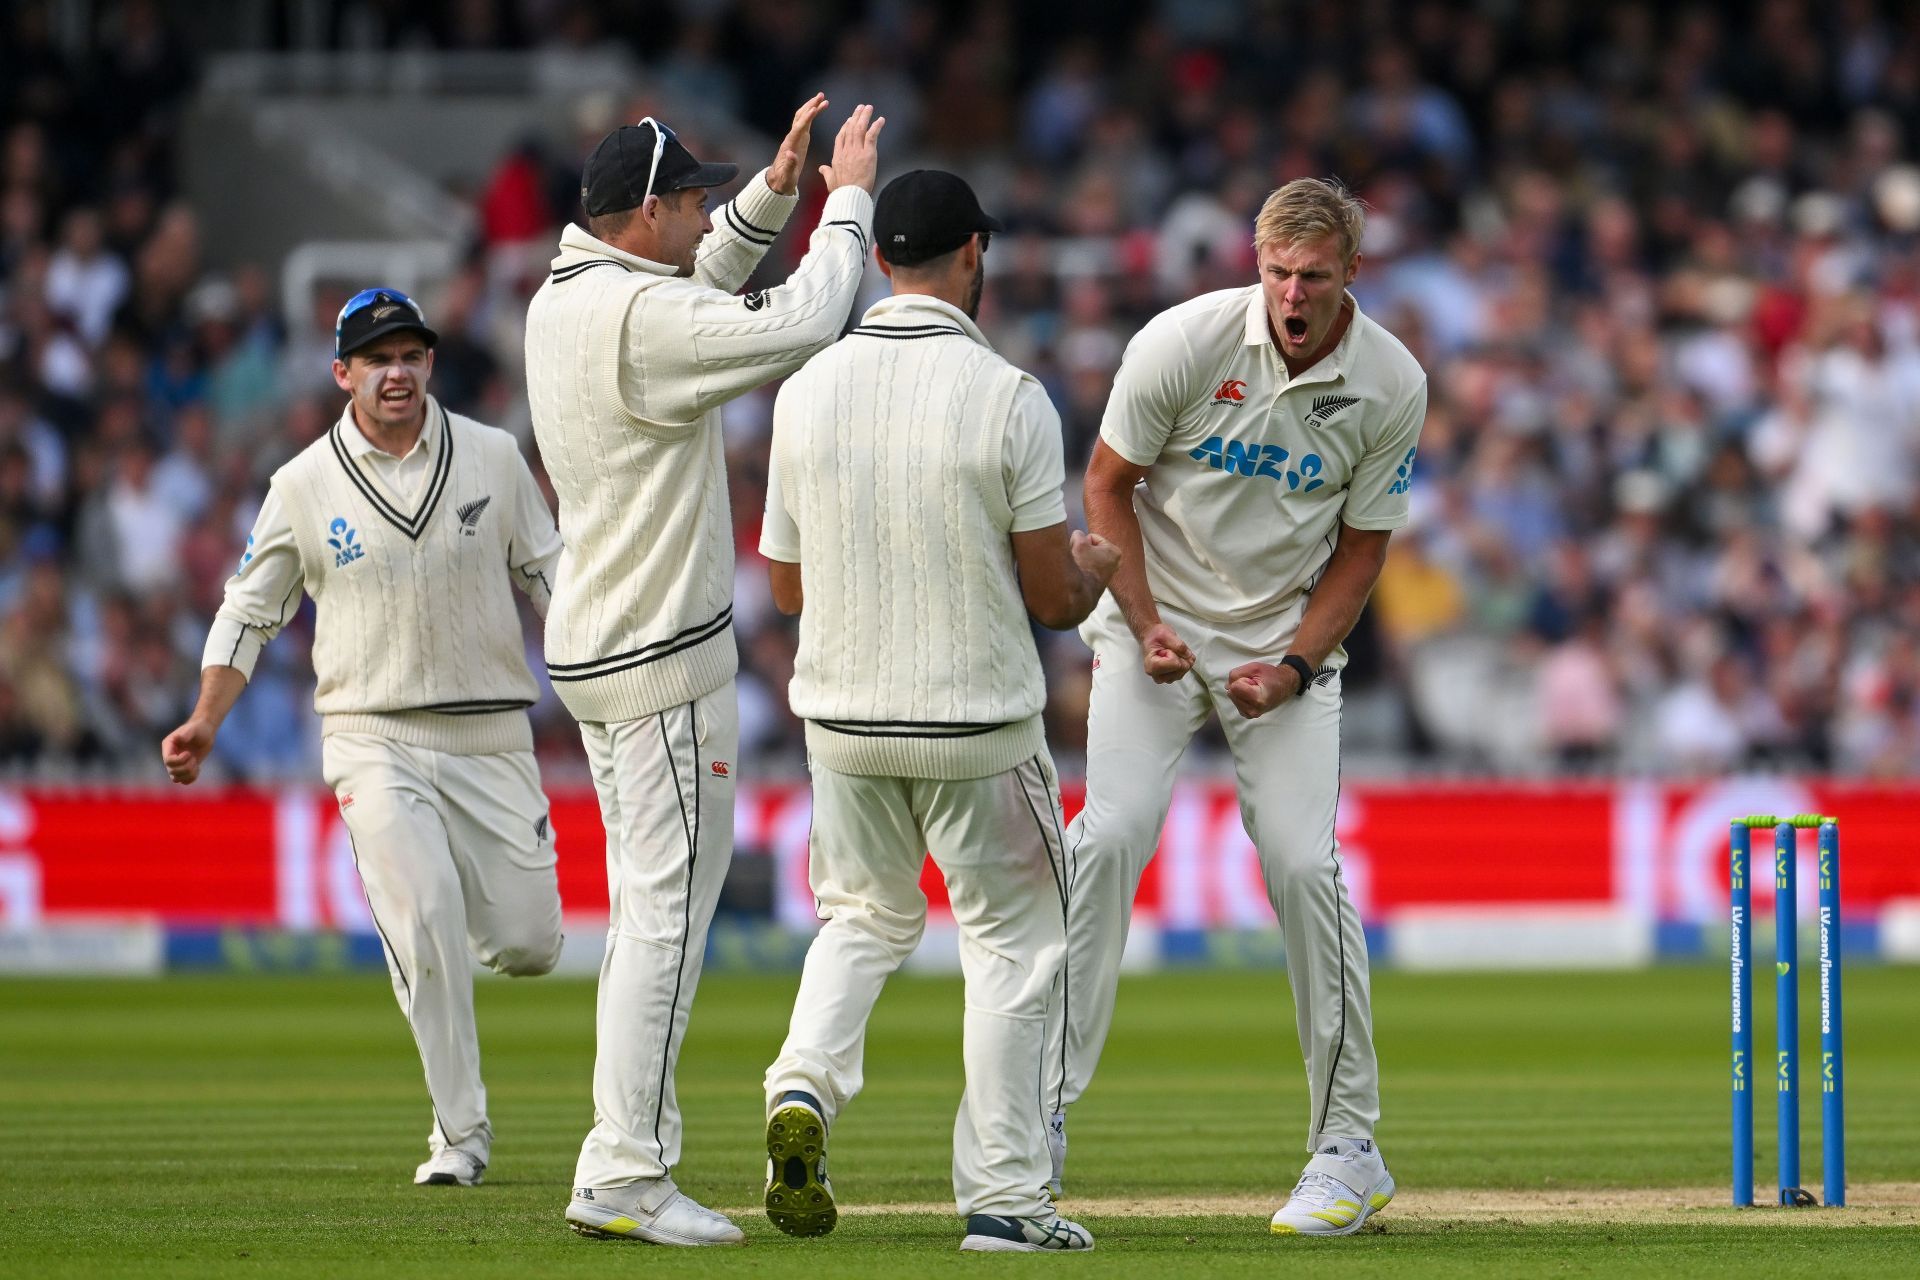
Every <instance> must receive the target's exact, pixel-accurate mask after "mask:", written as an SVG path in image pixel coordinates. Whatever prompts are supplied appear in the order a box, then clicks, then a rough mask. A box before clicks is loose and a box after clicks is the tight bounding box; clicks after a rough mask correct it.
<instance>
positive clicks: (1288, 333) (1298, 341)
mask: <svg viewBox="0 0 1920 1280" xmlns="http://www.w3.org/2000/svg"><path fill="white" fill-rule="evenodd" d="M1307 328H1308V325H1307V318H1306V317H1305V316H1287V317H1286V318H1285V319H1283V320H1282V321H1281V322H1280V329H1281V335H1282V336H1283V337H1284V338H1285V339H1286V343H1287V348H1288V350H1290V351H1305V350H1306V347H1307Z"/></svg>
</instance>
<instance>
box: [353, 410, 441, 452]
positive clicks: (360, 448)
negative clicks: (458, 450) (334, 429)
mask: <svg viewBox="0 0 1920 1280" xmlns="http://www.w3.org/2000/svg"><path fill="white" fill-rule="evenodd" d="M439 422H440V402H439V401H437V400H435V399H434V398H433V397H432V396H428V397H427V416H426V419H425V420H424V421H423V422H422V424H421V427H420V438H419V439H417V440H415V441H414V442H413V448H411V449H409V450H407V451H406V452H405V453H404V454H401V455H400V456H398V457H395V456H394V455H393V454H391V453H388V452H387V451H386V450H385V449H382V448H381V447H380V446H379V445H377V444H375V443H374V442H373V441H371V440H369V439H367V437H366V436H365V435H363V434H362V433H361V431H360V424H359V423H358V422H356V421H354V417H353V401H351V400H349V401H347V407H346V408H345V409H344V410H342V411H341V414H340V439H341V441H342V442H343V443H345V445H346V446H347V456H349V457H351V458H352V459H353V460H354V461H355V462H362V461H365V460H366V459H367V458H369V457H377V458H386V459H389V460H391V461H394V462H405V461H406V460H407V459H408V458H411V457H414V456H415V455H418V456H419V457H421V458H424V459H431V458H432V457H433V451H434V450H435V449H437V448H438V447H439V443H440V442H439V435H440V432H439V430H438V429H437V428H438V424H439Z"/></svg>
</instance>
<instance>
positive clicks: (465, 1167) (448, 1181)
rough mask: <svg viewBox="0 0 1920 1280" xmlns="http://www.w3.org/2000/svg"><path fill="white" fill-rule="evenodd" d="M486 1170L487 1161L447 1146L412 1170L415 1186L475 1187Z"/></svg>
mask: <svg viewBox="0 0 1920 1280" xmlns="http://www.w3.org/2000/svg"><path fill="white" fill-rule="evenodd" d="M486 1171H487V1162H486V1161H485V1160H482V1159H481V1158H480V1157H479V1156H472V1155H468V1154H467V1153H466V1152H464V1151H455V1150H454V1149H453V1148H452V1147H448V1148H446V1149H445V1150H443V1151H437V1152H435V1153H434V1155H433V1158H432V1159H430V1160H428V1161H427V1162H426V1163H425V1164H423V1165H421V1166H420V1167H419V1168H418V1169H415V1170H414V1171H413V1185H414V1186H416V1187H477V1186H479V1185H480V1178H481V1176H482V1175H483V1174H485V1173H486Z"/></svg>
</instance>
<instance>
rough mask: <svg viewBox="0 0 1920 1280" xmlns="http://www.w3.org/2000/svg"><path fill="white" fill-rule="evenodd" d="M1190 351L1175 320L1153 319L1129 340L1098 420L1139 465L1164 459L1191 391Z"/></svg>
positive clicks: (1103, 434)
mask: <svg viewBox="0 0 1920 1280" xmlns="http://www.w3.org/2000/svg"><path fill="white" fill-rule="evenodd" d="M1191 364H1192V351H1191V349H1190V348H1189V347H1188V345H1187V340H1186V337H1185V335H1184V334H1183V333H1182V332H1181V331H1180V328H1179V326H1178V325H1176V324H1172V323H1163V322H1159V321H1155V322H1152V323H1149V324H1148V325H1147V326H1146V327H1145V328H1144V329H1142V330H1140V332H1139V333H1136V334H1134V335H1133V341H1131V342H1129V343H1128V344H1127V350H1126V354H1125V355H1124V356H1123V357H1122V358H1121V361H1120V372H1119V373H1117V374H1115V375H1114V379H1113V394H1112V395H1110V396H1108V397H1107V411H1106V415H1105V416H1104V417H1102V418H1101V420H1100V438H1101V439H1102V440H1104V441H1106V442H1107V447H1108V448H1109V449H1112V450H1113V451H1114V452H1115V453H1117V454H1119V455H1120V456H1121V457H1123V458H1125V459H1126V460H1127V461H1128V462H1131V463H1133V465H1135V466H1136V467H1150V466H1152V465H1153V464H1154V463H1156V462H1158V461H1159V460H1160V453H1161V451H1162V450H1164V449H1165V448H1166V445H1167V437H1169V436H1170V435H1172V434H1173V424H1174V420H1175V419H1176V418H1178V417H1179V416H1180V409H1181V407H1182V406H1183V405H1185V404H1186V402H1187V400H1188V399H1189V398H1190V397H1189V396H1188V394H1187V385H1186V384H1187V379H1188V373H1189V367H1190V365H1191Z"/></svg>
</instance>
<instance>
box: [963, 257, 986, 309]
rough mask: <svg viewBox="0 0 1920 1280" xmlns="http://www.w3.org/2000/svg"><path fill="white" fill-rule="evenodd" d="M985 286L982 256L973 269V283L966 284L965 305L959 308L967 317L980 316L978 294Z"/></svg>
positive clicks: (984, 265) (984, 269)
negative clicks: (978, 263)
mask: <svg viewBox="0 0 1920 1280" xmlns="http://www.w3.org/2000/svg"><path fill="white" fill-rule="evenodd" d="M986 288H987V264H986V260H985V259H984V258H983V259H982V260H981V262H980V265H979V266H977V267H975V268H974V269H973V283H972V284H970V285H968V286H967V305H966V306H964V307H962V308H960V309H961V310H962V311H964V312H966V313H967V319H969V320H978V319H979V318H980V295H981V294H982V293H984V292H986Z"/></svg>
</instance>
